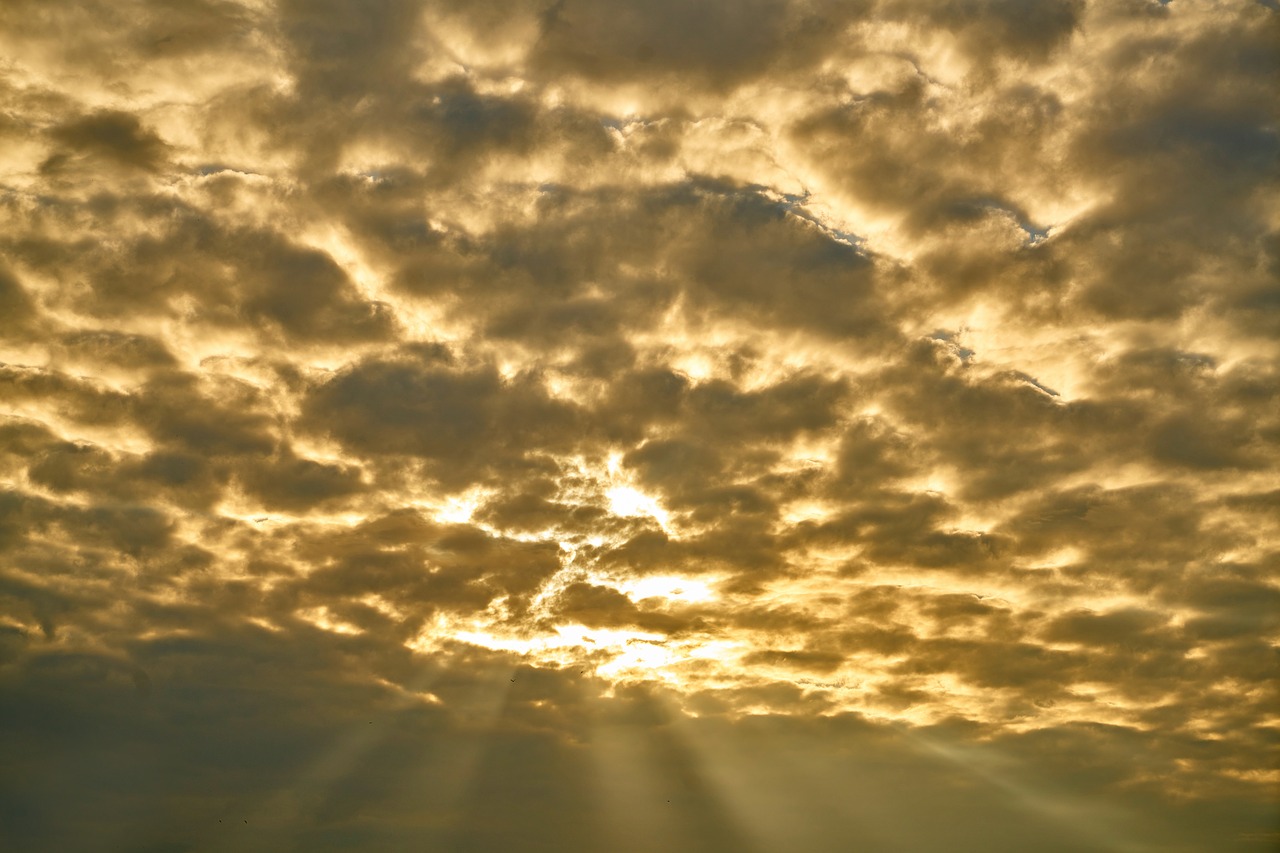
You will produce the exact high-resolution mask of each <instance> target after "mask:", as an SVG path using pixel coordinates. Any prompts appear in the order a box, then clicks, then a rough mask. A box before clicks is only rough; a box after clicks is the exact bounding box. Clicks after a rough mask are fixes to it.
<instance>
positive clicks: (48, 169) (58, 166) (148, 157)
mask: <svg viewBox="0 0 1280 853" xmlns="http://www.w3.org/2000/svg"><path fill="white" fill-rule="evenodd" d="M49 136H50V138H51V139H52V140H53V142H54V143H55V145H56V146H57V150H55V152H54V153H53V154H52V155H50V156H49V158H48V159H46V160H45V161H44V162H43V163H42V164H41V165H40V170H41V171H42V172H45V173H54V174H56V173H57V172H60V171H62V170H64V169H66V168H67V167H68V166H69V165H70V163H71V158H72V157H74V156H75V155H81V156H87V157H91V158H97V159H99V160H103V161H106V162H107V163H109V164H112V165H116V166H122V167H125V168H129V169H141V170H143V171H154V170H156V169H158V168H160V167H161V166H162V165H163V164H164V162H165V160H166V159H167V153H168V146H167V145H166V144H165V143H164V141H163V140H162V139H161V138H160V137H159V136H158V135H157V134H156V133H155V132H154V131H152V130H149V129H147V128H146V127H145V126H144V125H143V124H142V122H141V121H139V119H138V117H137V116H135V115H132V114H131V113H126V112H120V111H117V110H103V111H101V112H97V113H94V114H92V115H87V116H84V117H83V118H78V119H74V120H72V121H69V122H66V123H64V124H61V125H58V126H57V127H55V128H53V129H51V130H50V131H49Z"/></svg>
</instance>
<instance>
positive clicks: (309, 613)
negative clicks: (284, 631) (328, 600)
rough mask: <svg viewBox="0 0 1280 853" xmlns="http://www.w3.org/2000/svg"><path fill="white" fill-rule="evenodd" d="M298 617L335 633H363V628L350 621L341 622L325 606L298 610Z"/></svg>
mask: <svg viewBox="0 0 1280 853" xmlns="http://www.w3.org/2000/svg"><path fill="white" fill-rule="evenodd" d="M298 618H299V619H304V620H306V621H307V622H310V623H311V624H312V625H315V626H316V627H317V628H322V629H324V630H325V631H332V632H333V633H335V634H363V633H364V629H363V628H359V627H357V626H355V625H352V624H351V623H350V622H343V621H342V620H341V619H338V618H337V617H335V616H334V615H333V614H332V613H330V612H329V608H327V607H310V608H307V609H306V610H299V611H298Z"/></svg>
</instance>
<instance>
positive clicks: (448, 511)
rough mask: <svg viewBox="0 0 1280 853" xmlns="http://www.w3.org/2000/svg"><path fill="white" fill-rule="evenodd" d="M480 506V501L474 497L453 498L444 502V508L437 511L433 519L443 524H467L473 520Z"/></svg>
mask: <svg viewBox="0 0 1280 853" xmlns="http://www.w3.org/2000/svg"><path fill="white" fill-rule="evenodd" d="M478 506H480V499H479V498H478V497H476V496H474V495H463V496H461V497H452V498H449V499H448V500H446V501H445V502H444V506H443V507H441V508H440V509H438V510H436V514H435V515H434V516H432V518H433V519H434V520H435V521H438V522H440V523H441V524H466V523H467V522H468V521H470V520H471V516H472V515H474V514H475V511H476V507H478Z"/></svg>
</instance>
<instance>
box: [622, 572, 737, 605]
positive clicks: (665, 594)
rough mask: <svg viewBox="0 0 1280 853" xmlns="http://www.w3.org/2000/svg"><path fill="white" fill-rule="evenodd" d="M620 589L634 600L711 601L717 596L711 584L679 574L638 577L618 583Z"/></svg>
mask: <svg viewBox="0 0 1280 853" xmlns="http://www.w3.org/2000/svg"><path fill="white" fill-rule="evenodd" d="M618 589H620V590H621V591H622V592H624V593H626V595H627V597H628V598H630V599H631V600H632V601H643V600H644V599H646V598H666V599H670V600H672V601H686V602H690V603H692V602H698V601H710V600H711V599H713V598H715V597H716V594H715V591H714V590H713V589H712V588H711V586H710V585H709V584H708V583H707V582H706V581H702V580H697V579H694V578H687V577H680V576H678V575H654V576H652V577H645V578H636V579H635V580H628V581H625V582H623V583H621V584H619V585H618Z"/></svg>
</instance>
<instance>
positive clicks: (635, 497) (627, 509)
mask: <svg viewBox="0 0 1280 853" xmlns="http://www.w3.org/2000/svg"><path fill="white" fill-rule="evenodd" d="M607 496H608V498H609V511H610V512H612V513H613V514H614V515H621V516H624V517H627V518H631V517H634V516H638V515H647V516H649V517H650V518H653V519H655V520H656V521H657V522H658V524H660V525H662V527H663V528H664V529H665V528H666V526H667V511H666V510H665V509H663V508H662V507H661V506H660V505H659V504H658V501H657V499H656V498H652V497H650V496H649V495H646V494H645V493H644V492H642V491H640V490H639V489H633V488H631V487H630V486H615V487H614V488H612V489H610V490H609V491H608V493H607Z"/></svg>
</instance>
